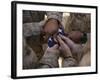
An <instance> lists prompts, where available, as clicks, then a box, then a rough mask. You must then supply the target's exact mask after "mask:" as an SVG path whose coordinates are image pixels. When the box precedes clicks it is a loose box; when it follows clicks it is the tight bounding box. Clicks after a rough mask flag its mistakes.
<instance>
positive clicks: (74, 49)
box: [59, 35, 82, 53]
mask: <svg viewBox="0 0 100 80" xmlns="http://www.w3.org/2000/svg"><path fill="white" fill-rule="evenodd" d="M59 36H60V37H61V39H62V40H64V41H65V43H66V44H67V45H68V46H69V47H70V49H71V52H72V53H80V51H81V49H82V46H81V45H80V44H76V43H74V42H73V41H72V40H71V39H69V38H68V37H65V36H63V35H59Z"/></svg>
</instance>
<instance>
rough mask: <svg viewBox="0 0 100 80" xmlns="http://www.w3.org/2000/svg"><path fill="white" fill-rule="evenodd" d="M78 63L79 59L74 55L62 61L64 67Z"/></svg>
mask: <svg viewBox="0 0 100 80" xmlns="http://www.w3.org/2000/svg"><path fill="white" fill-rule="evenodd" d="M77 65H78V64H77V61H76V60H75V59H74V58H72V57H69V58H65V59H64V60H63V62H62V67H72V66H77Z"/></svg>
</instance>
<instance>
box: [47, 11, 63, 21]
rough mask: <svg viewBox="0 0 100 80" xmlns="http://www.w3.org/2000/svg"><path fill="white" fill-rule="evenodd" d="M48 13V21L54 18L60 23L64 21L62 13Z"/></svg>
mask: <svg viewBox="0 0 100 80" xmlns="http://www.w3.org/2000/svg"><path fill="white" fill-rule="evenodd" d="M46 13H47V19H50V18H54V19H57V20H58V21H59V22H61V21H62V14H63V13H62V12H54V11H53V12H51V11H49V12H46Z"/></svg>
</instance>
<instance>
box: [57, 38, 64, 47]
mask: <svg viewBox="0 0 100 80" xmlns="http://www.w3.org/2000/svg"><path fill="white" fill-rule="evenodd" d="M57 40H58V42H59V44H60V45H63V44H65V43H64V41H63V40H62V39H61V37H59V36H57Z"/></svg>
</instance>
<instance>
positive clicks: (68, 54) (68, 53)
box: [57, 36, 72, 57]
mask: <svg viewBox="0 0 100 80" xmlns="http://www.w3.org/2000/svg"><path fill="white" fill-rule="evenodd" d="M57 40H58V43H59V45H60V47H59V49H60V50H61V52H62V54H63V56H64V57H72V53H71V50H70V48H69V46H68V45H67V44H66V43H65V42H64V41H63V40H62V38H61V37H60V36H57Z"/></svg>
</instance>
